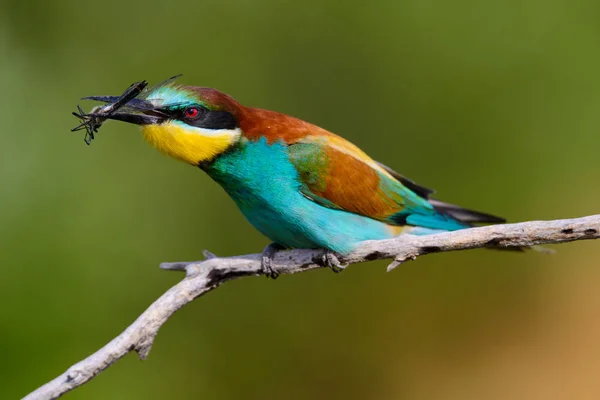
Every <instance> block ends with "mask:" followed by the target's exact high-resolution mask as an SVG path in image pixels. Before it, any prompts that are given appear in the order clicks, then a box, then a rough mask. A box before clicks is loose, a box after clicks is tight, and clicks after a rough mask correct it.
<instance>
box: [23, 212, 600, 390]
mask: <svg viewBox="0 0 600 400" xmlns="http://www.w3.org/2000/svg"><path fill="white" fill-rule="evenodd" d="M598 238H600V214H598V215H592V216H589V217H583V218H575V219H563V220H555V221H531V222H522V223H518V224H506V225H491V226H485V227H479V228H470V229H464V230H460V231H454V232H445V233H439V234H435V235H428V236H413V235H402V236H399V237H397V238H394V239H389V240H378V241H368V242H363V243H362V244H361V245H360V246H359V247H358V248H357V249H356V250H355V251H353V252H352V253H350V254H347V255H344V256H342V255H340V256H339V260H340V261H341V262H342V263H344V264H345V263H347V264H355V263H360V262H365V261H372V260H379V259H393V260H394V261H393V262H392V263H391V264H390V265H389V266H388V271H390V270H391V269H393V268H395V267H397V266H398V265H400V264H402V263H404V262H406V261H408V260H414V259H415V258H417V257H418V256H422V255H425V254H430V253H439V252H445V251H454V250H466V249H473V248H482V247H524V246H536V245H542V244H554V243H564V242H571V241H575V240H585V239H598ZM323 254H324V253H323V251H322V250H300V249H298V250H290V251H282V252H279V253H277V254H276V255H275V257H274V260H273V264H272V265H273V267H275V268H276V269H277V270H278V271H279V272H280V273H281V274H294V273H297V272H302V271H308V270H311V269H315V268H322V267H323V266H322V265H321V261H320V260H321V259H322V256H323ZM204 256H205V257H206V259H205V260H204V261H193V262H175V263H163V264H161V265H160V267H161V268H163V269H166V270H176V271H184V272H185V273H186V276H185V278H184V279H183V280H182V281H180V282H179V283H177V284H176V285H175V286H173V287H172V288H170V289H169V290H167V291H166V292H165V293H164V294H163V295H162V296H161V297H160V298H158V300H156V301H155V302H154V303H152V305H150V307H148V309H146V311H144V312H143V313H142V315H140V316H139V317H138V318H137V319H136V320H135V322H134V323H133V324H131V325H130V326H129V327H128V328H127V329H125V331H123V333H121V334H120V335H119V336H117V337H116V338H114V339H113V340H112V341H110V342H109V343H108V344H106V345H105V346H104V347H102V348H101V349H100V350H98V351H97V352H95V353H94V354H92V355H91V356H89V357H87V358H86V359H84V360H82V361H80V362H78V363H77V364H75V365H73V366H71V367H70V368H69V369H68V370H67V371H66V372H64V373H63V374H62V375H60V376H58V377H56V378H55V379H53V380H52V381H50V382H48V383H46V384H45V385H43V386H41V387H40V388H38V389H37V390H35V391H34V392H32V393H30V394H29V395H27V396H26V397H25V399H26V400H34V399H36V400H38V399H55V398H57V397H60V396H62V395H63V394H65V393H67V392H69V391H70V390H73V389H75V388H77V387H79V386H81V385H83V384H84V383H86V382H88V381H89V380H91V379H92V378H94V377H95V376H96V375H98V374H99V373H100V372H102V371H103V370H105V369H106V368H108V367H110V366H111V365H112V364H113V363H115V362H116V361H117V360H119V359H120V358H121V357H123V356H125V355H126V354H127V353H129V352H131V351H134V350H135V351H136V352H137V353H138V355H139V357H140V358H141V359H145V358H146V357H147V356H148V353H149V352H150V348H151V347H152V343H153V342H154V338H155V337H156V334H157V333H158V330H159V329H160V327H161V326H162V325H163V324H164V323H165V322H166V321H167V320H168V319H169V318H170V317H171V316H172V315H173V314H174V313H175V312H176V311H177V310H179V309H180V308H181V307H183V306H185V305H186V304H187V303H189V302H191V301H192V300H194V299H196V298H197V297H200V296H202V295H203V294H205V293H207V292H209V291H211V290H213V289H216V288H217V287H219V286H220V285H221V284H223V283H225V282H227V281H229V280H233V279H237V278H240V277H243V276H258V275H261V274H262V272H261V264H260V262H261V255H260V254H249V255H243V256H235V257H216V256H215V255H214V254H212V253H210V252H208V251H204ZM490 256H491V255H490Z"/></svg>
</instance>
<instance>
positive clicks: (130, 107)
mask: <svg viewBox="0 0 600 400" xmlns="http://www.w3.org/2000/svg"><path fill="white" fill-rule="evenodd" d="M121 97H122V96H120V97H119V96H89V97H84V98H83V99H82V100H96V101H103V102H105V103H106V106H104V107H100V108H96V109H94V110H92V112H90V113H89V114H88V115H89V116H92V117H95V118H99V119H103V120H107V119H114V120H117V121H123V122H129V123H131V124H136V125H150V124H159V123H161V122H163V121H164V120H165V119H167V115H166V114H165V113H164V112H162V111H160V110H158V109H156V108H155V107H154V105H153V104H152V103H150V102H149V101H146V100H139V99H131V100H129V101H127V102H125V103H123V102H122V101H120V99H121Z"/></svg>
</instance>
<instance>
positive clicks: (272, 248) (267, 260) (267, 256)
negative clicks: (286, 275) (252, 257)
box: [260, 243, 284, 279]
mask: <svg viewBox="0 0 600 400" xmlns="http://www.w3.org/2000/svg"><path fill="white" fill-rule="evenodd" d="M283 249H284V247H283V246H281V245H279V244H277V243H271V244H270V245H268V246H267V247H265V249H264V250H263V252H262V258H261V263H260V266H261V269H262V273H263V274H264V275H265V276H266V277H267V278H272V279H277V278H278V277H279V272H278V271H277V269H275V268H274V267H273V265H272V264H273V257H274V256H275V254H276V253H277V252H278V251H280V250H283Z"/></svg>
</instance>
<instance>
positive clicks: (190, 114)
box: [184, 107, 200, 118]
mask: <svg viewBox="0 0 600 400" xmlns="http://www.w3.org/2000/svg"><path fill="white" fill-rule="evenodd" d="M184 113H185V116H186V117H187V118H196V117H197V116H198V114H200V109H199V108H198V107H188V108H186V109H185V111H184Z"/></svg>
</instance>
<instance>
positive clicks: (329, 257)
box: [321, 250, 348, 274]
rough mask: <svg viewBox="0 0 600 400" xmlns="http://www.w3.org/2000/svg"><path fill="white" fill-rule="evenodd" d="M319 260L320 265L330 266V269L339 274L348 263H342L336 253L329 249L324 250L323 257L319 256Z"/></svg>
mask: <svg viewBox="0 0 600 400" xmlns="http://www.w3.org/2000/svg"><path fill="white" fill-rule="evenodd" d="M321 262H322V264H321V265H323V266H324V267H328V268H331V270H332V271H333V272H335V273H336V274H339V273H340V272H342V271H343V270H345V269H346V267H347V266H348V264H342V263H341V262H340V260H339V259H338V257H337V255H336V254H335V253H334V252H332V251H329V250H325V253H323V257H322V258H321Z"/></svg>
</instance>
